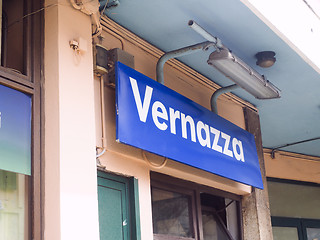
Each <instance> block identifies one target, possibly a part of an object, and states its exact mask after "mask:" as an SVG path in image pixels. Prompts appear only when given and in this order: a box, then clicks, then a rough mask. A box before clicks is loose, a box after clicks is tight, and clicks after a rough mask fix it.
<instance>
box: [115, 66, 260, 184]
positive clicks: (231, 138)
mask: <svg viewBox="0 0 320 240" xmlns="http://www.w3.org/2000/svg"><path fill="white" fill-rule="evenodd" d="M116 78H117V82H116V113H117V119H116V124H117V130H116V131H117V133H116V135H117V141H119V142H121V143H124V144H128V145H131V146H134V147H137V148H141V149H143V150H146V151H149V152H152V153H155V154H158V155H161V156H164V157H167V158H170V159H172V160H175V161H178V162H181V163H184V164H187V165H190V166H192V167H196V168H199V169H202V170H205V171H207V172H210V173H214V174H217V175H220V176H222V177H226V178H229V179H232V180H235V181H238V182H241V183H244V184H247V185H251V186H253V187H257V188H260V189H263V183H262V178H261V172H260V166H259V160H258V155H257V150H256V145H255V141H254V136H253V135H252V134H251V133H249V132H247V131H245V130H243V129H242V128H240V127H238V126H236V125H234V124H233V123H231V122H229V121H227V120H226V119H224V118H222V117H220V116H218V115H217V114H215V113H213V112H211V111H209V110H208V109H206V108H204V107H202V106H200V105H199V104H197V103H195V102H193V101H191V100H190V99H188V98H186V97H184V96H182V95H181V94H179V93H177V92H175V91H173V90H171V89H169V88H168V87H166V86H164V85H162V84H160V83H158V82H156V81H154V80H152V79H150V78H148V77H147V76H145V75H143V74H141V73H139V72H137V71H135V70H133V69H131V68H129V67H127V66H125V65H124V64H122V63H119V62H118V64H117V71H116Z"/></svg>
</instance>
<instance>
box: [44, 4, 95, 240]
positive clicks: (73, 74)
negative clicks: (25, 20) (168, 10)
mask: <svg viewBox="0 0 320 240" xmlns="http://www.w3.org/2000/svg"><path fill="white" fill-rule="evenodd" d="M45 5H47V6H50V7H48V8H47V9H46V10H45V49H44V74H45V84H44V95H45V98H44V118H45V119H44V125H45V129H44V136H45V139H44V141H45V149H44V155H45V164H44V165H45V173H44V176H45V179H44V183H45V193H44V198H45V199H44V208H45V209H44V214H45V216H44V217H45V218H44V239H46V240H70V239H77V240H82V239H83V240H87V239H90V240H98V239H99V225H98V202H97V170H96V159H95V145H96V143H95V115H94V88H93V86H94V84H93V83H94V81H93V68H92V65H93V64H92V62H93V60H92V49H91V20H90V17H89V16H87V15H85V14H83V13H81V12H80V11H78V10H75V9H73V7H72V6H71V5H70V2H69V1H67V0H62V1H61V0H59V1H57V0H52V1H45ZM79 37H82V38H83V39H84V40H85V41H86V43H85V44H87V49H88V50H87V52H84V53H82V54H78V53H77V52H75V51H74V50H72V49H71V48H70V46H69V41H70V40H73V39H75V38H79Z"/></svg>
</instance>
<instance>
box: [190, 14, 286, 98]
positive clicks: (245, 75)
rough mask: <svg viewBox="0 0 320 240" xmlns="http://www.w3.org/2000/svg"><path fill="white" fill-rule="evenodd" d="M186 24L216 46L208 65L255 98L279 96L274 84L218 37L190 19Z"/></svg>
mask: <svg viewBox="0 0 320 240" xmlns="http://www.w3.org/2000/svg"><path fill="white" fill-rule="evenodd" d="M188 25H189V26H190V27H191V28H192V29H193V30H194V31H196V32H197V33H199V34H200V35H201V36H203V37H204V38H205V39H207V40H208V41H210V42H212V43H213V46H214V47H215V48H216V51H214V52H213V53H211V54H210V56H209V59H208V61H207V62H208V64H209V65H211V66H213V67H215V68H216V69H218V70H219V71H220V72H221V73H223V74H224V75H225V76H226V77H228V78H230V79H231V80H232V81H233V82H235V83H236V84H237V85H238V86H240V87H241V88H243V89H244V90H246V91H247V92H249V93H250V94H252V95H253V96H255V97H256V98H257V99H272V98H280V90H279V89H278V88H277V87H276V86H274V85H273V84H272V83H271V82H269V81H268V80H267V79H266V78H265V76H263V75H261V74H259V73H258V72H257V71H255V70H254V69H252V68H251V67H250V66H249V65H247V64H246V63H245V62H244V61H242V60H241V59H240V58H239V57H237V56H236V55H234V54H233V53H232V52H231V51H230V50H229V49H228V48H227V47H225V46H224V45H223V44H222V42H221V40H220V39H219V38H217V37H215V36H212V35H211V34H210V33H209V32H207V31H206V30H205V29H203V28H202V27H201V26H200V25H198V24H197V23H196V22H195V21H193V20H190V21H189V22H188Z"/></svg>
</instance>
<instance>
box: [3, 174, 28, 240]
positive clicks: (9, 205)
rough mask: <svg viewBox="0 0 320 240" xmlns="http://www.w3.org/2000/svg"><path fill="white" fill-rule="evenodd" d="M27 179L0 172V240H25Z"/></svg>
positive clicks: (19, 175) (26, 236) (26, 227)
mask: <svg viewBox="0 0 320 240" xmlns="http://www.w3.org/2000/svg"><path fill="white" fill-rule="evenodd" d="M27 186H28V177H27V176H25V175H22V174H17V173H13V172H7V171H3V170H0V240H6V239H10V240H27V239H29V238H28V234H29V231H28V230H29V226H28V223H29V221H28V205H29V201H28V191H27V189H28V187H27Z"/></svg>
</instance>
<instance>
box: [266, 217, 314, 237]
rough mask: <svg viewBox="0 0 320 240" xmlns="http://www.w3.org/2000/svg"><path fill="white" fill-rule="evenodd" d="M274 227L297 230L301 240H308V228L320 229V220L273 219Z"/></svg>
mask: <svg viewBox="0 0 320 240" xmlns="http://www.w3.org/2000/svg"><path fill="white" fill-rule="evenodd" d="M271 222H272V227H292V228H297V232H298V237H299V240H308V239H307V228H320V219H319V220H318V219H308V218H291V217H271Z"/></svg>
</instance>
